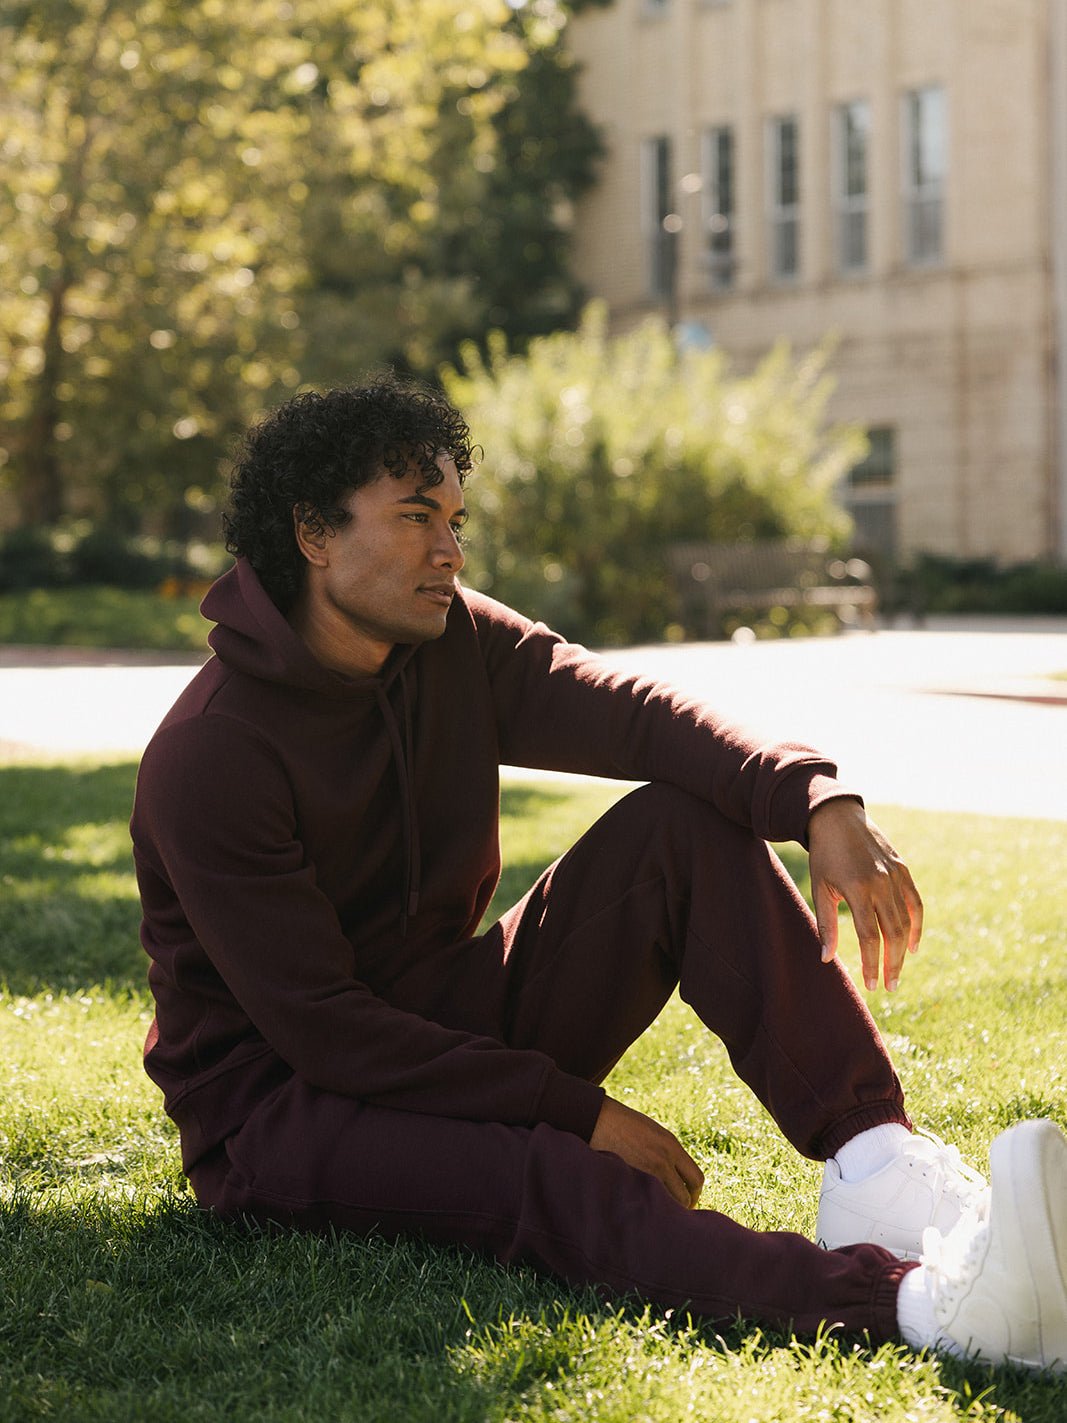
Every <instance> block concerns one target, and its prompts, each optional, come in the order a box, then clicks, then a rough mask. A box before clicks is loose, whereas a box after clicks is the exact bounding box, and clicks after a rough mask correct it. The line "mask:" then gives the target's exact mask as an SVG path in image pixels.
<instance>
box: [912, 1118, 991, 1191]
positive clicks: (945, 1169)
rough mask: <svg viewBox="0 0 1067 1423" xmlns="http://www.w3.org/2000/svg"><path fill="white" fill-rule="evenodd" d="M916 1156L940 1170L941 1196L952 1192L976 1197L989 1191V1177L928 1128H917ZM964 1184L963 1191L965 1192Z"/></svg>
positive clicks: (914, 1150)
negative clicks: (968, 1162) (970, 1164)
mask: <svg viewBox="0 0 1067 1423" xmlns="http://www.w3.org/2000/svg"><path fill="white" fill-rule="evenodd" d="M911 1149H912V1153H913V1155H915V1156H918V1157H920V1158H922V1159H923V1160H925V1161H927V1162H929V1164H930V1165H931V1166H934V1167H936V1168H937V1172H938V1175H939V1178H940V1179H939V1182H938V1184H939V1187H940V1190H939V1195H944V1193H945V1191H946V1190H952V1191H955V1192H957V1193H960V1194H962V1195H963V1196H964V1197H967V1198H972V1197H974V1196H975V1195H976V1193H977V1194H978V1195H981V1193H982V1192H984V1191H987V1190H988V1187H987V1186H986V1180H985V1177H984V1176H983V1175H982V1174H981V1172H980V1171H976V1170H975V1169H974V1168H973V1167H972V1166H968V1165H967V1163H966V1161H964V1159H963V1157H962V1156H961V1155H960V1153H959V1148H958V1147H955V1146H949V1145H948V1143H947V1142H944V1141H942V1140H941V1138H940V1137H939V1136H937V1135H936V1133H934V1132H932V1131H927V1130H926V1128H925V1127H917V1128H916V1129H915V1133H914V1135H913V1136H912V1140H911ZM961 1185H962V1186H963V1190H962V1191H961V1189H960V1188H961Z"/></svg>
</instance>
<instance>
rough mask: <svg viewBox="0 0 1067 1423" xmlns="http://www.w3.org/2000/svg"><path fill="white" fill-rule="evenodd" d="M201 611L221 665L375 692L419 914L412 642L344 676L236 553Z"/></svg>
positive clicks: (347, 692)
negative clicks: (364, 670) (373, 667)
mask: <svg viewBox="0 0 1067 1423" xmlns="http://www.w3.org/2000/svg"><path fill="white" fill-rule="evenodd" d="M200 611H201V613H202V614H203V615H204V617H205V618H207V619H208V620H209V621H210V622H213V623H214V624H215V627H214V628H213V629H212V631H211V633H210V634H209V635H208V642H209V643H210V644H211V647H212V650H213V651H214V653H215V655H216V657H217V658H218V659H219V661H220V662H221V663H223V664H224V666H226V667H228V668H230V669H231V670H232V671H234V672H239V673H241V674H242V675H244V676H246V677H255V678H258V679H259V680H260V681H264V682H273V683H277V684H280V685H282V686H286V687H291V688H294V689H296V690H298V691H302V692H305V693H311V694H313V695H318V696H323V697H329V698H334V699H344V700H351V699H355V698H364V697H366V698H373V700H374V701H375V703H376V704H377V706H378V710H379V712H380V713H381V717H382V723H383V726H384V728H385V732H386V734H387V736H388V738H389V742H390V745H391V747H392V753H393V762H394V765H395V766H396V775H397V793H398V796H399V802H400V813H401V819H402V822H403V839H404V899H403V903H404V911H403V916H402V930H403V931H406V928H407V920H408V916H409V915H414V914H416V913H417V912H418V905H419V881H420V853H419V827H418V822H417V810H416V801H415V791H414V784H413V779H412V764H413V761H414V755H413V729H412V705H411V704H412V696H413V690H412V682H413V680H414V676H413V672H412V670H409V666H408V664H409V663H410V662H411V659H412V657H413V656H414V654H415V651H416V648H415V647H414V646H409V645H407V644H402V645H399V646H397V647H395V648H394V649H393V651H392V652H391V653H390V655H389V657H388V658H387V659H386V663H385V666H384V667H383V668H382V670H381V671H380V672H378V673H374V674H370V673H368V674H366V675H363V676H348V675H346V674H344V673H342V672H335V671H334V670H333V669H332V668H329V667H324V666H323V664H322V663H321V662H319V660H318V659H317V658H316V657H315V656H314V655H313V653H312V652H311V650H310V649H309V647H308V646H307V643H305V641H304V639H303V638H302V637H301V636H300V634H299V633H298V632H296V630H295V629H294V628H293V627H292V626H291V625H290V623H289V621H288V620H287V618H286V617H285V616H284V614H283V613H282V612H281V611H280V610H279V609H278V607H277V606H276V604H275V603H274V601H273V599H272V598H271V597H270V596H269V594H268V593H267V591H266V589H265V588H264V587H263V584H262V583H261V582H260V580H259V577H258V575H257V574H256V572H255V570H254V569H253V568H252V566H251V564H250V563H249V562H248V561H247V559H244V558H238V559H237V560H236V562H235V563H234V566H233V567H232V568H231V569H230V570H229V571H228V572H227V573H224V574H223V575H222V577H221V578H219V579H217V580H216V582H215V583H213V584H212V586H211V588H210V589H209V590H208V593H207V595H206V597H205V598H204V601H203V602H202V603H201V605H200Z"/></svg>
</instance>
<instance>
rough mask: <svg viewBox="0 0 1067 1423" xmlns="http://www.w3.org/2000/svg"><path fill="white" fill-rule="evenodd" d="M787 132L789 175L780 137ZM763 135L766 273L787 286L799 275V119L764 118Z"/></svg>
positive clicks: (792, 116) (794, 115)
mask: <svg viewBox="0 0 1067 1423" xmlns="http://www.w3.org/2000/svg"><path fill="white" fill-rule="evenodd" d="M787 130H791V132H792V146H793V163H792V172H791V174H790V172H789V170H788V169H787V168H786V166H785V162H784V158H785V153H784V144H783V138H784V135H785V133H786V131H787ZM764 133H765V153H766V163H767V232H768V239H769V240H768V261H767V270H768V272H769V274H770V277H771V280H772V281H774V282H776V283H779V284H781V285H789V284H791V283H794V282H797V281H799V279H800V272H801V252H800V210H801V172H800V117H799V115H798V114H795V113H790V114H774V115H772V116H771V117H770V118H768V119H767V121H766V126H765V130H764ZM790 177H791V179H792V187H793V196H792V200H791V201H790V200H789V197H788V188H789V186H790V184H789V178H790ZM787 243H788V247H787V245H786V244H787ZM787 251H789V252H790V253H791V260H790V262H789V264H788V265H787V264H786V263H785V261H783V257H784V256H785V254H786V252H787Z"/></svg>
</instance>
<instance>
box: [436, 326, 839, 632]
mask: <svg viewBox="0 0 1067 1423" xmlns="http://www.w3.org/2000/svg"><path fill="white" fill-rule="evenodd" d="M828 354H829V353H828V350H826V349H825V348H823V349H820V350H817V351H815V352H812V353H811V354H809V355H806V356H803V357H801V358H799V359H794V358H793V357H792V356H791V354H790V352H789V350H788V349H787V348H786V347H784V346H779V347H778V348H776V349H775V350H774V351H773V352H771V353H770V354H769V355H768V356H767V357H766V358H765V359H764V360H763V362H762V363H761V364H760V366H759V367H758V369H757V370H755V371H754V372H753V373H752V374H751V375H747V376H733V375H731V374H730V372H729V370H728V368H727V364H726V360H725V358H724V356H723V355H722V353H721V352H718V351H714V350H712V351H696V350H692V351H684V352H682V353H679V352H678V351H677V349H676V347H675V343H674V341H673V339H672V337H671V334H670V332H669V330H668V328H667V326H666V323H665V322H663V321H662V320H660V319H655V320H651V321H648V322H646V323H645V324H644V325H642V326H640V327H639V328H637V329H635V330H633V331H630V332H628V333H626V334H624V335H621V336H617V337H610V336H609V335H608V331H607V313H606V310H605V308H604V307H603V306H602V305H601V304H599V303H593V304H591V305H590V306H589V307H588V308H587V310H586V312H585V314H584V316H583V319H582V322H581V325H580V328H579V329H578V330H577V331H576V332H557V333H556V334H554V335H551V336H547V337H540V338H536V339H535V340H533V341H532V342H531V343H530V345H529V348H528V350H527V352H526V353H525V355H520V354H513V353H511V352H509V349H508V344H507V341H506V339H505V337H504V336H503V334H498V335H496V336H494V337H493V338H492V339H491V340H490V343H489V353H488V356H483V355H482V353H481V352H480V351H479V350H478V349H477V347H475V346H474V345H473V343H472V344H469V345H468V346H467V347H465V348H464V351H463V354H462V363H461V365H460V367H459V368H458V369H457V368H452V369H449V370H446V372H445V385H446V388H447V390H448V392H449V395H450V396H451V398H452V399H453V400H454V401H456V403H457V404H458V405H459V406H460V408H461V409H463V411H464V413H465V414H466V416H467V418H468V420H469V421H470V423H471V426H472V429H473V431H474V436H475V438H476V439H477V440H478V441H480V442H481V443H482V444H483V445H484V448H485V452H486V454H485V461H484V464H483V465H482V467H481V468H480V469H479V471H478V473H477V476H476V483H474V485H473V487H472V489H471V505H472V509H473V511H474V516H473V518H472V520H471V549H470V554H469V558H468V567H467V571H466V573H465V575H464V576H465V577H466V578H468V579H469V580H470V581H471V583H472V584H474V585H475V586H476V587H480V588H483V589H485V590H486V591H488V592H490V593H492V594H493V596H494V597H499V598H501V599H503V600H504V601H505V602H509V603H512V604H514V605H515V606H516V607H519V608H521V609H522V610H523V611H524V612H527V613H529V614H530V615H532V616H535V617H542V618H544V619H545V620H546V621H548V622H550V623H552V625H553V626H555V627H558V628H559V629H560V631H562V632H565V633H567V634H568V635H570V636H572V637H577V638H580V639H583V640H585V641H587V642H594V643H599V644H607V643H619V642H631V641H634V640H639V639H642V638H658V637H661V636H663V633H664V630H665V629H666V628H667V626H668V625H669V624H670V623H671V621H672V619H673V617H674V606H673V597H672V593H671V589H670V586H669V582H668V579H667V576H666V560H665V557H664V550H665V548H666V546H667V545H668V544H671V543H675V542H682V541H686V540H700V539H710V540H723V541H729V540H744V539H755V538H766V537H776V536H785V535H798V536H803V537H815V536H823V537H826V538H827V539H829V540H833V539H841V538H844V536H845V535H846V534H847V532H848V527H849V525H848V519H847V516H846V515H845V514H844V513H843V511H842V510H841V509H839V508H838V507H837V506H836V505H835V504H834V502H833V497H832V490H833V487H834V485H835V483H836V482H837V480H838V479H839V478H840V477H841V475H842V474H843V473H844V472H845V471H846V470H847V469H848V468H850V466H851V465H852V464H854V463H855V462H856V460H857V459H859V457H860V456H861V454H862V452H863V447H864V437H863V436H862V434H861V433H859V432H858V431H856V430H852V429H849V428H846V427H840V426H827V424H826V421H825V406H826V401H827V398H828V397H829V394H830V391H831V389H832V381H831V379H830V377H829V376H828V374H827V361H828Z"/></svg>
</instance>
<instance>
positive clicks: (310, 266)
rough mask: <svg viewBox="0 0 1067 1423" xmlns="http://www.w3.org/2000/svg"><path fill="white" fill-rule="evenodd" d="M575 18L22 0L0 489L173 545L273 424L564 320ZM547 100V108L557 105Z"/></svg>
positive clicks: (245, 3) (568, 300) (214, 2)
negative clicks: (298, 398)
mask: <svg viewBox="0 0 1067 1423" xmlns="http://www.w3.org/2000/svg"><path fill="white" fill-rule="evenodd" d="M565 19H566V13H565V11H564V9H563V8H561V6H560V5H559V4H558V3H557V0H534V3H532V4H528V5H526V6H520V7H519V8H518V9H513V8H511V7H510V6H509V5H508V4H506V3H505V2H504V0H376V3H375V4H373V5H370V4H366V3H364V0H187V3H186V4H184V5H181V6H178V5H175V4H173V3H171V0H5V5H4V8H3V9H2V10H0V271H2V274H3V280H2V281H0V390H2V394H0V420H2V423H3V427H4V431H5V434H4V437H3V440H2V444H3V450H2V452H0V463H2V464H3V468H2V469H0V477H3V478H4V479H5V481H6V484H7V486H8V487H9V488H10V489H11V490H13V491H14V493H15V496H16V500H17V504H18V508H19V511H20V514H21V517H22V519H23V520H24V521H25V522H28V523H29V522H43V523H53V522H55V521H56V520H57V519H59V518H60V517H62V516H70V515H77V514H80V513H88V514H90V515H93V516H95V517H101V518H106V519H107V520H109V521H110V522H113V523H115V524H116V525H119V526H122V527H127V528H131V529H132V528H139V527H143V526H145V525H146V524H147V525H148V526H152V527H155V528H156V529H157V530H158V531H160V532H168V533H177V534H180V533H182V532H183V524H185V523H187V522H188V521H189V520H190V519H191V518H192V516H194V515H195V514H196V513H197V512H198V511H200V510H203V509H207V508H210V507H211V505H212V502H213V499H214V497H215V495H216V494H217V492H218V483H219V466H220V460H221V459H222V458H223V456H224V455H225V452H226V450H227V448H228V447H229V445H230V443H231V440H232V437H233V435H234V434H235V432H236V431H237V430H238V429H239V428H241V427H242V426H243V425H244V424H245V423H246V422H247V421H248V419H249V418H251V417H252V416H253V415H254V413H255V412H256V411H257V410H258V409H259V408H261V407H263V406H266V405H269V404H271V403H274V402H275V401H277V400H279V399H281V398H284V397H285V396H287V395H288V394H291V393H292V392H293V391H294V390H296V389H297V388H298V387H299V386H301V385H302V384H304V383H336V382H339V381H346V380H351V379H353V378H356V377H358V376H359V375H360V374H361V373H362V372H363V371H364V370H365V369H366V368H368V367H374V366H379V365H383V364H391V365H395V366H398V367H400V368H401V369H407V370H411V371H416V372H419V373H422V374H428V373H431V372H432V371H433V370H434V369H435V368H436V367H437V365H438V364H439V363H440V361H441V360H442V359H444V358H446V357H449V356H451V355H453V354H454V352H455V350H456V349H457V346H458V343H459V342H460V341H461V340H463V339H471V338H473V339H475V340H481V339H484V336H485V333H486V332H487V331H488V330H489V328H490V327H491V326H493V325H503V326H504V327H505V328H506V329H508V330H509V332H510V333H511V334H512V336H513V338H514V339H517V340H520V341H521V339H522V338H523V337H524V336H525V335H526V334H528V333H529V332H533V331H540V330H545V329H548V328H549V327H550V326H552V325H555V324H558V323H559V322H560V321H566V320H568V319H569V318H570V317H571V316H572V315H573V313H574V311H575V310H576V307H577V299H578V298H577V293H576V291H575V289H574V286H573V283H572V282H571V281H570V279H569V278H568V277H567V276H566V265H565V246H566V214H567V205H568V203H569V202H570V201H571V200H572V199H573V198H574V197H575V196H576V195H577V194H578V193H579V192H580V191H581V190H582V188H583V187H584V186H585V185H586V184H588V182H589V181H590V180H591V177H592V172H593V164H594V161H595V157H596V153H597V141H596V137H595V134H594V132H593V130H592V129H591V127H590V126H589V125H588V123H586V122H585V121H584V120H583V119H582V118H581V116H580V115H579V114H578V113H577V111H576V108H575V100H574V82H573V81H574V75H573V71H572V70H570V69H569V68H568V66H567V63H566V60H565V57H564V54H563V51H562V48H561V44H560V36H561V32H562V29H563V26H564V23H565ZM538 95H543V96H545V97H546V98H549V99H550V100H551V102H550V104H549V105H547V106H544V107H539V103H538Z"/></svg>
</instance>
